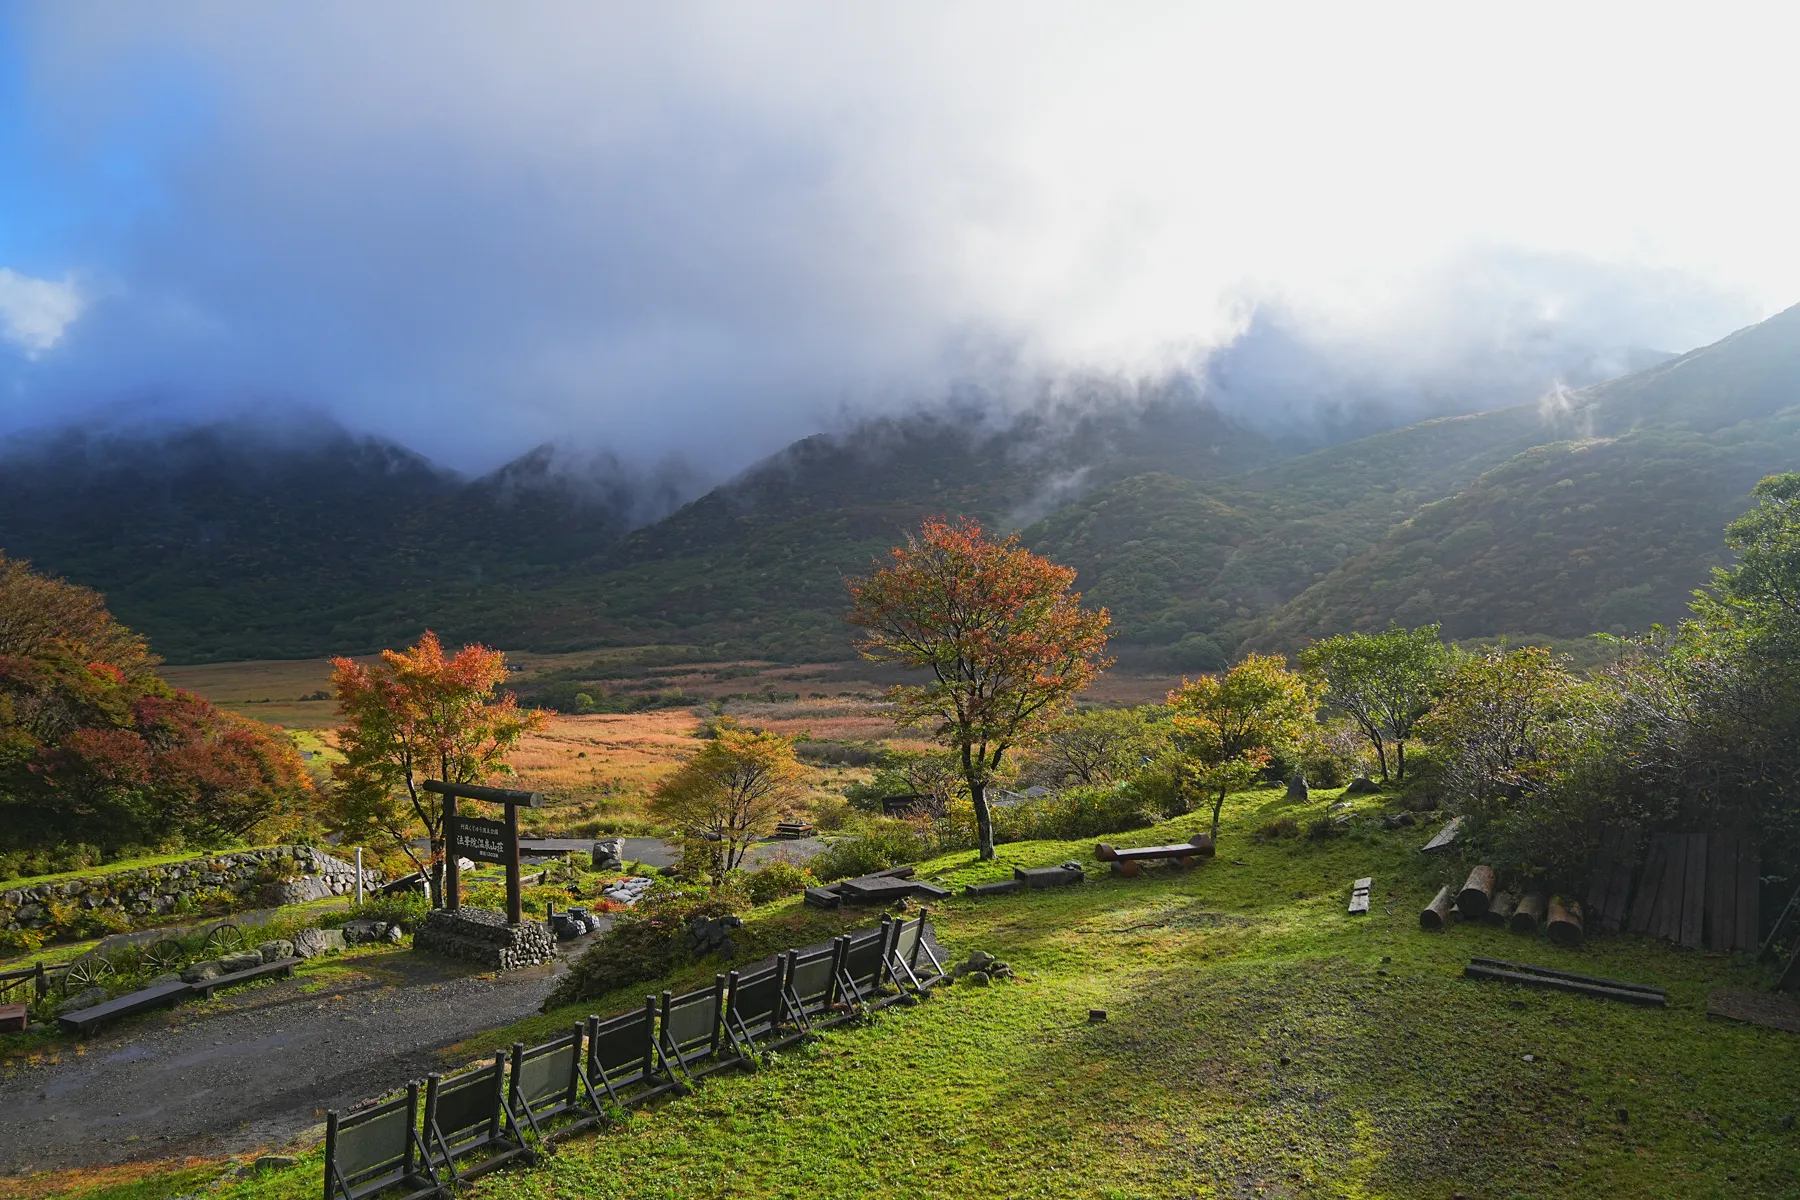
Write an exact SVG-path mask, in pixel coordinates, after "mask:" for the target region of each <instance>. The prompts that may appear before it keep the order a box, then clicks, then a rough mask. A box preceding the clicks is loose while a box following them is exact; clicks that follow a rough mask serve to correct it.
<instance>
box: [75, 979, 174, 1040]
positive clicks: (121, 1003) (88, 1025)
mask: <svg viewBox="0 0 1800 1200" xmlns="http://www.w3.org/2000/svg"><path fill="white" fill-rule="evenodd" d="M193 990H194V985H193V984H190V983H180V982H176V983H158V984H155V985H153V986H151V987H147V988H144V989H142V990H141V991H136V992H126V993H125V994H124V995H123V996H115V997H114V998H112V999H111V1000H107V1001H105V1002H104V1003H101V1004H96V1005H94V1007H92V1008H84V1009H82V1010H81V1011H80V1012H72V1013H68V1014H67V1015H65V1016H60V1017H58V1018H56V1023H57V1024H58V1025H61V1026H62V1027H63V1029H64V1030H66V1031H67V1032H69V1033H74V1034H79V1035H80V1036H82V1037H86V1036H87V1035H88V1034H90V1033H92V1032H93V1031H94V1030H96V1029H98V1028H100V1026H102V1025H104V1024H106V1023H107V1022H108V1021H116V1020H118V1019H119V1018H120V1017H130V1016H135V1015H136V1014H138V1013H141V1012H149V1011H150V1010H151V1009H153V1008H166V1007H167V1006H169V1005H171V1004H174V1003H175V1002H176V1001H177V1000H179V999H181V998H182V997H183V996H186V995H188V994H189V993H191V992H192V991H193Z"/></svg>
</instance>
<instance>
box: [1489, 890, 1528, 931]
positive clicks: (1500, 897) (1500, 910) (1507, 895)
mask: <svg viewBox="0 0 1800 1200" xmlns="http://www.w3.org/2000/svg"><path fill="white" fill-rule="evenodd" d="M1518 907H1519V898H1518V896H1516V895H1514V894H1513V893H1512V892H1496V893H1494V898H1493V900H1491V901H1489V902H1488V906H1487V911H1486V912H1484V913H1482V914H1481V919H1482V921H1483V923H1485V924H1488V925H1500V926H1504V925H1505V924H1506V923H1507V922H1508V921H1510V920H1512V915H1513V910H1514V909H1516V908H1518Z"/></svg>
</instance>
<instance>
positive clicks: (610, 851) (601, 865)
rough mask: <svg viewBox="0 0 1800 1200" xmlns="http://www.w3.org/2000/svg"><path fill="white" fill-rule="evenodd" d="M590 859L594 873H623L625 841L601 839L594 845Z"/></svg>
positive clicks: (622, 839)
mask: <svg viewBox="0 0 1800 1200" xmlns="http://www.w3.org/2000/svg"><path fill="white" fill-rule="evenodd" d="M592 857H593V862H594V870H596V871H623V870H624V869H625V839H624V838H619V837H613V838H601V839H600V840H599V841H597V842H595V843H594V849H593V854H592Z"/></svg>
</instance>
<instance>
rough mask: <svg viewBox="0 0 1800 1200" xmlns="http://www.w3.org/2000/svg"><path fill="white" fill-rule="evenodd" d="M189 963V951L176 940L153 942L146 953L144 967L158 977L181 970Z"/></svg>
mask: <svg viewBox="0 0 1800 1200" xmlns="http://www.w3.org/2000/svg"><path fill="white" fill-rule="evenodd" d="M186 962H187V951H186V950H184V949H182V946H181V943H180V942H178V941H176V940H175V939H174V938H164V939H162V940H161V941H160V942H152V943H151V944H150V945H149V947H148V948H146V949H145V951H144V966H145V967H147V968H149V969H150V971H152V972H153V973H155V974H157V975H161V974H162V973H163V972H165V971H176V970H180V969H181V967H182V966H184V965H185V964H186Z"/></svg>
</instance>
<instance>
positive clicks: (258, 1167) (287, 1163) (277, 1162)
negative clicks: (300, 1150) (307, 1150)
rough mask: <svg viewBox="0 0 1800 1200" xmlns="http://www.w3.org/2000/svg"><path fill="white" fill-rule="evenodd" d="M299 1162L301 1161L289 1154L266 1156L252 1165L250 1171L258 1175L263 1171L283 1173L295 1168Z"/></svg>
mask: <svg viewBox="0 0 1800 1200" xmlns="http://www.w3.org/2000/svg"><path fill="white" fill-rule="evenodd" d="M299 1161H300V1160H299V1159H297V1158H295V1157H293V1156H292V1155H288V1154H265V1155H263V1156H262V1157H261V1158H259V1159H257V1160H256V1161H255V1162H253V1163H251V1164H250V1169H251V1170H252V1171H254V1172H257V1173H261V1172H263V1171H281V1170H285V1169H287V1168H288V1167H291V1166H293V1165H294V1164H295V1163H297V1162H299Z"/></svg>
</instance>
